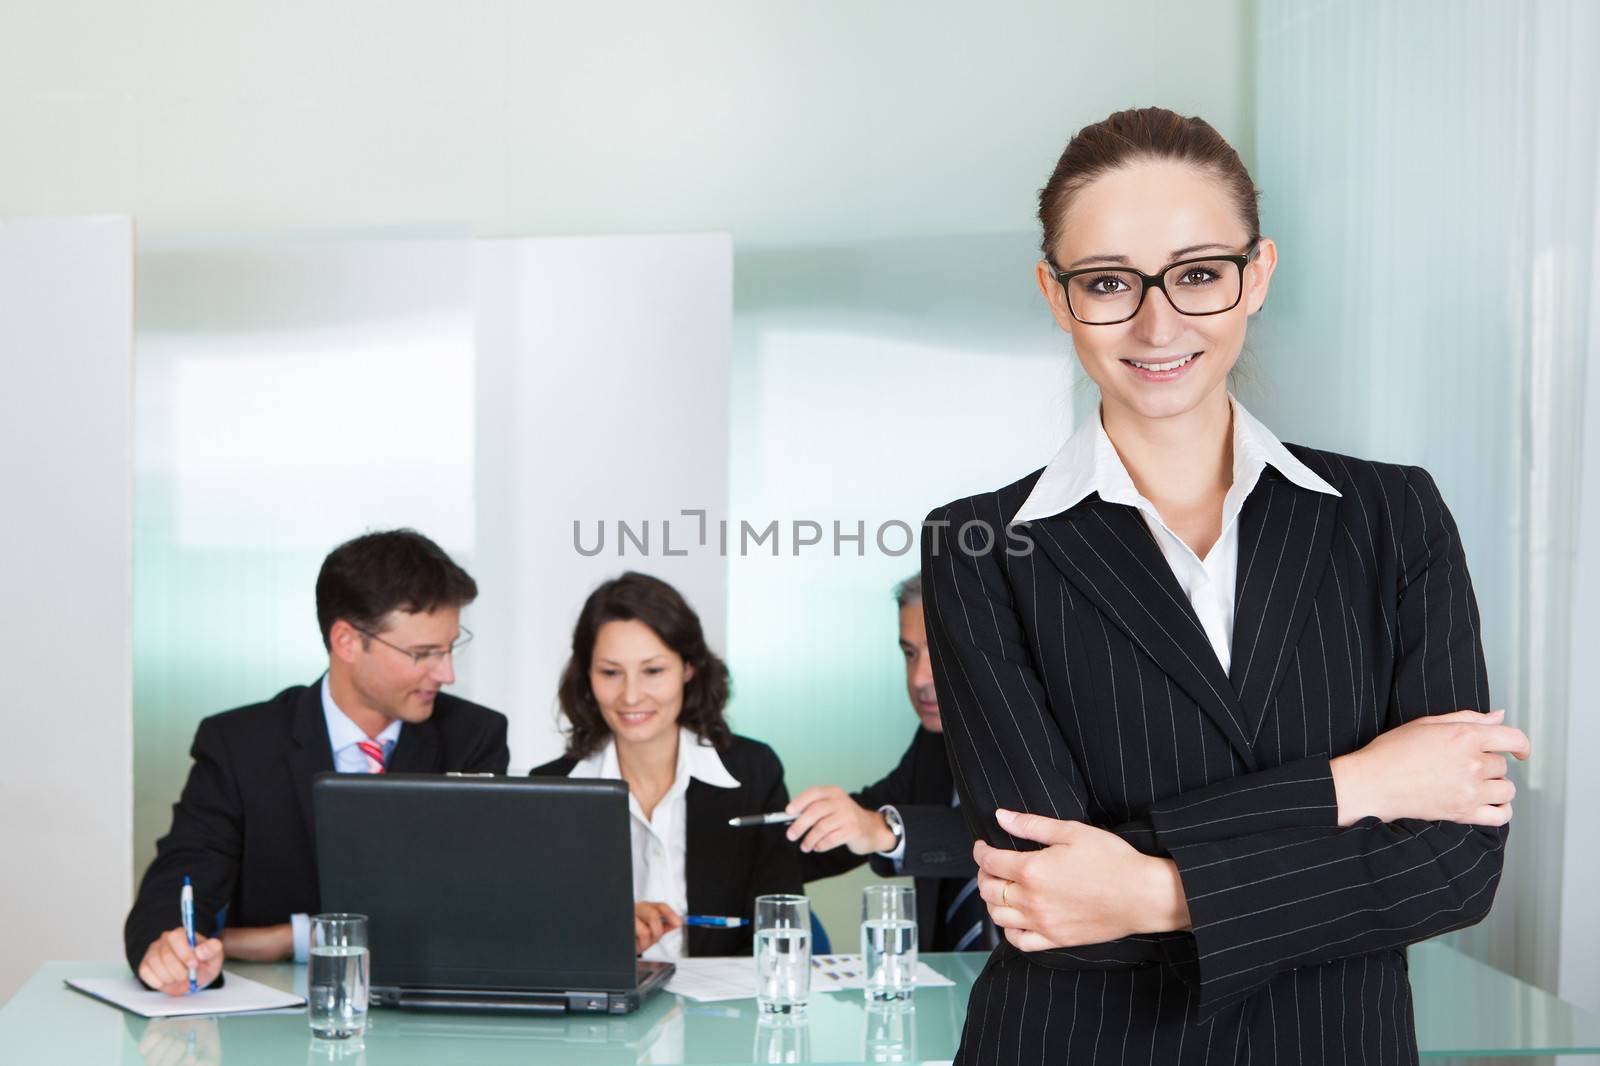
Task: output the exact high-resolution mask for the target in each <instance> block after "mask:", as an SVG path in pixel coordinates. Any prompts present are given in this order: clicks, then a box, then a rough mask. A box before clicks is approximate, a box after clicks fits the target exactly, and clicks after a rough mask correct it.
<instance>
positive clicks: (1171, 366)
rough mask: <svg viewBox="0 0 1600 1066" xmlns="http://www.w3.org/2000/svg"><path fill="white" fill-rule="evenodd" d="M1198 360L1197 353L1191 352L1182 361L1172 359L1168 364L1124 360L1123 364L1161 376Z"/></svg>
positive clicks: (1198, 354) (1198, 355)
mask: <svg viewBox="0 0 1600 1066" xmlns="http://www.w3.org/2000/svg"><path fill="white" fill-rule="evenodd" d="M1198 358H1200V353H1199V352H1191V353H1190V354H1188V355H1186V356H1184V357H1183V358H1182V359H1174V360H1173V361H1172V362H1170V363H1141V362H1139V361H1137V360H1135V359H1124V360H1123V362H1124V363H1127V364H1128V365H1129V366H1136V367H1138V368H1139V369H1140V370H1149V371H1152V372H1153V373H1157V374H1161V373H1165V372H1167V371H1170V370H1177V369H1179V368H1180V367H1185V366H1188V365H1189V364H1190V363H1192V362H1194V361H1195V360H1196V359H1198Z"/></svg>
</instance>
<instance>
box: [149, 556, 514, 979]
mask: <svg viewBox="0 0 1600 1066" xmlns="http://www.w3.org/2000/svg"><path fill="white" fill-rule="evenodd" d="M477 594H478V587H477V584H476V583H475V582H474V581H473V580H472V578H471V577H470V576H469V575H468V574H467V572H466V571H465V570H462V569H461V568H460V567H459V566H457V565H456V564H455V563H454V562H453V561H452V560H451V559H450V557H449V556H448V555H446V554H445V553H444V551H443V550H441V549H440V548H439V546H438V545H436V544H434V543H433V542H432V541H431V540H429V539H428V538H427V537H424V536H422V535H421V534H420V533H416V532H413V531H411V530H394V531H390V532H383V533H369V534H366V535H364V536H360V537H357V538H355V539H354V540H351V541H348V542H347V543H345V544H342V545H340V546H339V547H338V548H335V549H334V550H333V552H332V553H331V554H330V555H329V556H328V557H327V559H325V560H324V561H323V564H322V570H321V572H320V573H319V574H318V575H317V619H318V622H319V623H320V625H321V628H322V642H323V644H324V645H325V646H326V647H327V649H328V672H327V673H326V674H325V675H324V676H323V677H322V679H321V681H319V682H316V683H313V684H311V685H297V686H295V687H293V688H288V689H285V690H284V691H282V692H280V693H278V695H276V696H274V697H273V698H272V699H270V700H268V701H266V702H265V703H258V704H255V705H252V706H249V707H241V708H239V709H237V710H232V711H227V712H225V713H223V714H218V715H215V716H213V717H211V718H207V719H205V720H204V721H202V722H201V723H200V726H199V728H198V729H197V730H196V731H195V737H194V745H193V747H192V748H191V750H190V754H191V755H192V756H193V758H194V765H193V766H192V767H191V768H190V770H189V780H188V783H187V784H185V785H184V788H183V795H182V798H180V799H179V801H178V803H177V804H176V805H175V806H174V807H173V811H172V829H171V831H170V832H168V833H167V835H166V836H165V837H163V838H162V839H161V840H160V841H159V842H157V844H156V857H155V860H154V861H153V862H152V863H151V864H150V868H149V869H148V870H147V871H145V875H144V880H143V882H142V883H141V884H140V886H139V895H138V898H137V899H136V900H135V901H134V904H133V909H132V910H131V911H129V912H128V920H127V923H126V925H125V926H124V929H123V936H124V943H125V947H126V950H127V957H128V964H129V965H130V966H131V967H133V970H134V972H135V973H137V974H138V975H139V979H140V980H141V981H143V982H144V983H145V984H147V985H149V986H150V987H152V988H158V989H160V990H161V991H163V992H166V993H168V994H170V995H182V994H183V993H184V992H186V991H187V990H188V987H189V982H188V969H189V967H190V966H194V967H195V968H196V969H197V971H198V977H199V983H200V984H201V985H202V986H204V985H206V984H209V983H211V982H212V981H214V980H216V978H217V975H218V974H219V973H220V972H221V969H222V960H223V957H224V955H227V956H229V957H233V958H242V959H250V960H267V961H270V960H280V959H287V958H290V957H291V956H294V957H298V958H303V957H304V952H305V947H306V943H305V942H306V935H307V921H306V915H308V914H314V913H316V912H317V910H318V909H319V907H318V895H317V893H318V889H317V870H316V847H315V834H314V829H315V827H314V826H313V825H312V811H311V781H312V778H313V777H314V776H315V775H317V774H318V773H322V772H326V771H333V770H338V771H340V772H349V773H383V772H385V771H388V770H392V771H395V772H397V773H398V772H406V773H442V772H445V771H451V770H455V771H463V772H468V773H472V772H478V773H482V772H489V773H497V774H503V773H505V772H506V767H507V764H508V763H509V761H510V753H509V752H508V750H507V748H506V719H505V716H504V715H501V714H498V713H496V712H495V711H491V710H488V709H487V708H484V707H479V706H477V705H476V704H473V703H468V702H467V701H465V700H461V699H457V698H455V697H454V696H448V695H446V694H444V693H443V692H442V691H440V689H441V686H444V685H448V684H450V683H452V682H453V681H455V673H454V669H453V654H454V652H455V651H456V650H457V649H459V648H460V647H461V645H462V644H463V643H465V641H466V639H470V637H471V634H469V633H467V632H466V631H465V630H463V629H462V628H461V626H460V616H461V608H462V607H463V606H464V605H466V604H468V603H471V602H472V601H473V600H474V599H475V598H477ZM185 877H187V878H189V879H190V881H191V882H192V883H193V886H194V902H195V927H196V931H197V939H196V947H195V949H193V950H191V949H190V948H189V943H188V938H187V937H186V936H185V934H184V931H183V928H182V926H181V925H179V924H176V919H177V918H178V917H179V908H178V902H179V896H180V894H181V891H182V886H183V881H184V878H185Z"/></svg>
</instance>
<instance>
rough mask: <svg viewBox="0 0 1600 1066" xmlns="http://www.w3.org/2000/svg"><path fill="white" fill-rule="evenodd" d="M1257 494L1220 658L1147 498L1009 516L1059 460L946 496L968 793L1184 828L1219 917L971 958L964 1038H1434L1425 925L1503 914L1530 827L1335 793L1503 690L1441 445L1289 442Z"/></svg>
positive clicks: (1067, 1058) (941, 640)
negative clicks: (1513, 856)
mask: <svg viewBox="0 0 1600 1066" xmlns="http://www.w3.org/2000/svg"><path fill="white" fill-rule="evenodd" d="M1290 451H1291V452H1292V453H1293V454H1294V455H1295V456H1296V457H1297V458H1299V459H1300V460H1301V461H1302V462H1304V463H1305V464H1306V465H1307V466H1308V467H1310V468H1311V469H1312V470H1314V471H1316V473H1318V474H1319V475H1321V476H1322V477H1323V478H1324V479H1325V480H1327V481H1328V482H1329V483H1330V484H1332V485H1333V486H1334V487H1335V488H1337V489H1338V490H1339V492H1340V493H1341V496H1340V497H1334V496H1330V495H1328V494H1326V493H1318V492H1313V491H1310V490H1306V489H1303V488H1301V487H1299V486H1297V485H1295V484H1294V483H1293V482H1291V481H1289V480H1288V479H1287V478H1285V477H1283V476H1282V475H1281V474H1280V473H1278V471H1276V470H1275V469H1273V468H1272V467H1270V466H1269V467H1267V468H1266V470H1264V471H1263V472H1262V475H1261V479H1260V481H1259V482H1258V483H1257V485H1256V487H1255V489H1254V490H1253V491H1252V492H1251V494H1250V496H1249V498H1248V499H1247V500H1246V501H1245V504H1244V507H1243V510H1242V511H1241V513H1240V515H1239V518H1238V521H1239V523H1240V527H1239V532H1240V537H1239V568H1238V586H1237V594H1236V604H1237V607H1236V611H1235V622H1234V632H1233V655H1232V660H1233V661H1232V667H1231V670H1230V671H1229V672H1226V673H1225V672H1224V671H1223V669H1222V666H1221V663H1220V662H1219V661H1218V659H1217V657H1216V654H1215V652H1214V651H1213V650H1212V648H1211V645H1210V643H1209V641H1208V640H1207V639H1206V636H1205V632H1204V630H1202V629H1201V626H1200V623H1199V620H1198V619H1197V617H1196V616H1195V613H1194V610H1193V608H1192V607H1191V606H1190V604H1189V601H1188V599H1187V598H1186V597H1185V595H1184V594H1183V591H1182V590H1181V589H1180V588H1179V586H1178V584H1177V581H1176V579H1175V578H1174V577H1173V575H1172V572H1171V569H1170V568H1169V566H1168V565H1167V562H1166V560H1165V559H1164V558H1163V557H1162V555H1161V552H1160V549H1159V547H1158V546H1157V545H1156V543H1155V541H1154V539H1153V538H1152V537H1151V535H1150V533H1149V531H1148V529H1147V528H1146V526H1145V524H1144V522H1143V520H1142V519H1141V518H1140V517H1139V515H1138V512H1137V511H1136V510H1135V509H1134V508H1132V507H1127V506H1121V505H1114V504H1108V503H1106V502H1104V501H1102V500H1101V499H1100V498H1099V497H1098V496H1096V495H1091V496H1089V497H1088V498H1087V499H1085V500H1084V501H1083V502H1081V503H1079V504H1078V505H1076V506H1074V507H1072V508H1070V509H1068V510H1067V511H1065V512H1063V513H1061V514H1059V515H1055V516H1052V517H1050V518H1046V519H1042V520H1039V521H1034V522H1027V523H1021V524H1019V525H1018V526H1016V527H1011V528H1009V529H1008V527H1007V523H1008V522H1009V520H1010V518H1011V516H1012V515H1014V514H1016V513H1017V511H1018V510H1019V509H1020V508H1021V506H1022V504H1023V501H1024V500H1026V499H1027V497H1028V494H1029V493H1030V492H1031V491H1032V489H1033V486H1034V483H1035V482H1036V481H1037V480H1038V477H1039V474H1038V473H1037V472H1036V473H1034V474H1032V475H1030V476H1029V477H1027V478H1024V479H1023V480H1022V481H1019V482H1017V483H1015V484H1013V485H1010V486H1007V487H1006V488H1003V489H1001V490H999V491H998V492H992V493H986V494H984V495H981V496H975V497H972V498H969V499H965V500H960V501H958V502H956V503H953V504H950V505H948V506H946V507H942V508H939V509H937V510H935V511H934V512H933V513H932V514H931V515H929V517H928V523H929V524H928V525H927V526H925V527H924V532H923V546H922V547H923V551H922V557H923V558H922V565H923V582H924V607H925V612H926V616H927V625H928V641H929V646H930V648H931V651H932V654H933V667H934V676H935V683H936V685H937V687H938V690H939V703H940V707H941V711H942V714H943V717H944V722H945V732H946V737H947V740H948V743H949V748H950V757H951V762H952V766H953V768H954V770H955V775H956V785H957V788H958V789H959V790H960V792H961V805H962V806H961V809H962V810H963V811H964V812H965V813H966V815H967V817H968V819H969V826H970V828H971V829H972V831H973V833H974V835H976V836H981V837H982V838H983V839H984V840H986V841H988V842H989V843H990V844H992V845H994V846H996V847H1003V848H1017V849H1025V848H1033V847H1037V845H1035V844H1031V843H1029V842H1027V841H1018V840H1014V839H1012V838H1011V837H1010V836H1008V835H1007V834H1005V833H1003V832H1002V831H1001V830H1000V829H999V827H998V825H997V824H996V823H995V821H994V817H993V814H994V811H995V809H996V808H998V807H1006V808H1009V809H1012V810H1020V811H1030V812H1034V813H1038V814H1045V815H1050V816H1051V817H1057V818H1071V819H1079V820H1083V821H1086V822H1089V823H1091V824H1094V825H1098V826H1102V827H1106V828H1110V829H1114V830H1116V831H1117V832H1119V833H1120V834H1122V835H1123V836H1124V837H1125V838H1126V839H1128V840H1130V841H1131V842H1133V843H1134V844H1135V846H1137V847H1139V848H1140V849H1141V850H1143V851H1146V852H1149V853H1152V854H1158V855H1165V856H1170V857H1171V858H1172V859H1173V860H1174V861H1175V862H1176V864H1177V867H1178V871H1179V874H1180V877H1181V879H1182V882H1183V889H1184V893H1185V895H1186V897H1187V899H1188V904H1189V912H1190V915H1191V917H1192V920H1193V931H1192V932H1186V933H1169V934H1160V935H1150V936H1135V937H1128V938H1126V939H1123V940H1119V941H1116V942H1113V943H1107V944H1095V945H1089V946H1085V947H1081V948H1074V949H1071V950H1058V951H1048V952H1038V953H1027V954H1024V953H1021V952H1018V951H1017V950H1016V949H1015V948H1012V947H1011V946H1010V945H1009V944H1007V943H1005V942H1002V943H1001V945H1000V947H999V948H998V949H997V950H996V952H995V954H994V955H993V956H992V957H991V958H990V960H989V963H988V965H987V966H986V967H985V969H984V972H983V974H982V976H981V977H980V978H979V980H978V981H977V983H976V984H975V985H974V986H973V990H972V998H971V1000H970V1001H969V1005H968V1015H967V1021H966V1028H965V1030H964V1032H963V1036H962V1042H961V1050H960V1053H959V1056H958V1058H957V1061H958V1062H960V1063H1005V1064H1011V1063H1018V1062H1051V1063H1060V1062H1074V1063H1076V1062H1084V1063H1098V1062H1104V1061H1123V1060H1124V1059H1126V1061H1130V1062H1140V1063H1144V1062H1156V1063H1176V1062H1195V1063H1200V1062H1213V1063H1215V1062H1248V1061H1257V1062H1269V1063H1270V1062H1279V1061H1283V1062H1299V1061H1308V1062H1321V1061H1324V1058H1326V1059H1328V1060H1329V1061H1338V1062H1345V1061H1352V1062H1354V1061H1362V1062H1366V1063H1380V1062H1382V1063H1388V1062H1413V1061H1415V1060H1416V1057H1417V1051H1416V1038H1415V1026H1414V1023H1413V1019H1412V1013H1411V993H1410V986H1409V984H1408V981H1407V976H1406V955H1405V948H1406V945H1408V944H1412V943H1415V942H1417V941H1419V940H1423V939H1426V938H1428V937H1431V936H1434V935H1436V934H1438V933H1442V932H1444V931H1446V930H1449V929H1455V928H1459V927H1461V926H1465V925H1470V924H1472V923H1474V922H1477V921H1479V920H1480V919H1482V918H1483V916H1484V915H1485V914H1486V913H1487V912H1488V910H1489V905H1490V902H1491V901H1492V900H1493V898H1494V891H1495V886H1496V884H1497V883H1498V881H1499V876H1500V869H1501V859H1502V855H1503V850H1504V845H1505V830H1504V829H1492V828H1478V827H1470V826H1462V825H1456V824H1453V823H1438V822H1423V821H1397V822H1389V823H1384V822H1379V821H1378V820H1376V819H1368V820H1366V821H1363V822H1361V823H1359V824H1357V825H1355V826H1351V827H1349V828H1340V827H1339V825H1338V823H1337V804H1336V801H1335V795H1334V790H1333V782H1332V777H1331V774H1330V771H1329V765H1328V760H1329V758H1330V757H1331V756H1333V755H1339V754H1343V753H1345V752H1349V751H1353V750H1355V749H1356V748H1359V747H1361V746H1362V745H1364V744H1366V743H1367V742H1368V741H1370V740H1371V739H1372V738H1373V737H1375V736H1377V735H1378V734H1379V733H1380V732H1382V731H1384V730H1386V729H1390V728H1392V727H1394V726H1396V725H1399V724H1400V723H1402V722H1404V721H1407V720H1409V719H1412V718H1416V717H1418V716H1420V715H1425V714H1439V713H1444V712H1447V711H1452V710H1456V709H1458V708H1473V709H1479V710H1487V709H1488V707H1489V688H1488V679H1487V676H1486V673H1485V668H1484V660H1483V652H1482V648H1481V645H1480V641H1479V633H1478V609H1477V602H1476V599H1475V597H1474V595H1473V592H1472V584H1471V581H1470V580H1469V578H1468V576H1467V568H1466V559H1465V556H1464V555H1463V553H1462V549H1461V543H1460V539H1459V537H1458V535H1457V531H1456V526H1455V523H1454V521H1453V520H1452V519H1451V517H1450V513H1449V511H1448V510H1447V509H1446V508H1445V505H1444V501H1443V500H1442V499H1440V497H1439V492H1438V490H1437V488H1435V486H1434V483H1433V480H1432V478H1430V477H1429V476H1428V474H1427V473H1426V472H1425V471H1423V470H1421V469H1419V468H1416V467H1401V466H1395V465H1391V464H1386V463H1375V462H1370V461H1367V460H1361V459H1352V458H1349V457H1346V456H1341V455H1335V454H1333V453H1329V452H1320V451H1314V450H1312V449H1308V448H1301V447H1295V446H1292V445H1291V446H1290Z"/></svg>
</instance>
